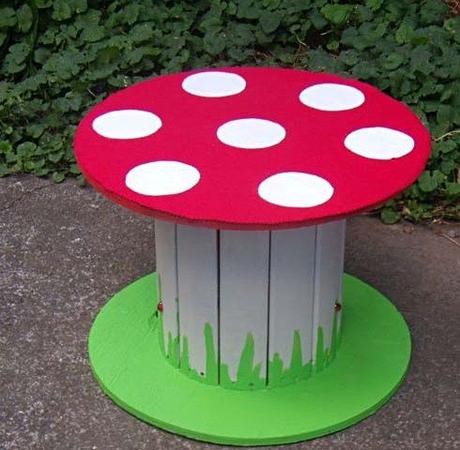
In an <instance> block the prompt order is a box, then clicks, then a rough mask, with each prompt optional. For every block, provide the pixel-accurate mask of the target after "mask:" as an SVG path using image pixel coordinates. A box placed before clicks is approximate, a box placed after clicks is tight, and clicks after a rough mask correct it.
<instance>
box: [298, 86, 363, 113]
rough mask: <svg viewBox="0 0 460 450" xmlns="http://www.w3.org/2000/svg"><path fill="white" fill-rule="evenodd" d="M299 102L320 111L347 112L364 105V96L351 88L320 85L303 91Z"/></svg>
mask: <svg viewBox="0 0 460 450" xmlns="http://www.w3.org/2000/svg"><path fill="white" fill-rule="evenodd" d="M299 100H300V101H301V102H302V103H303V104H304V105H306V106H309V107H310V108H314V109H319V110H320V111H347V110H349V109H353V108H357V107H358V106H361V105H362V104H363V103H364V100H365V97H364V94H363V93H362V92H361V91H360V90H359V89H356V88H354V87H352V86H347V85H345V84H337V83H321V84H315V85H313V86H309V87H307V88H306V89H304V90H303V91H302V92H301V93H300V95H299Z"/></svg>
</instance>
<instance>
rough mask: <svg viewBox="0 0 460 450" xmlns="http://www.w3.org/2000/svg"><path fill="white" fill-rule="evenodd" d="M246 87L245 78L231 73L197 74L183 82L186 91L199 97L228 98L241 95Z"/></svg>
mask: <svg viewBox="0 0 460 450" xmlns="http://www.w3.org/2000/svg"><path fill="white" fill-rule="evenodd" d="M245 87H246V81H245V79H244V78H243V77H241V76H240V75H237V74H236V73H229V72H200V73H195V74H193V75H189V76H188V77H187V78H185V79H184V81H183V82H182V89H184V91H186V92H188V93H189V94H192V95H198V96H199V97H228V96H229V95H236V94H239V93H240V92H242V91H244V89H245Z"/></svg>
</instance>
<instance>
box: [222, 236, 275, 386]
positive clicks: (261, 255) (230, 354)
mask: <svg viewBox="0 0 460 450" xmlns="http://www.w3.org/2000/svg"><path fill="white" fill-rule="evenodd" d="M220 244H221V247H220V262H221V264H220V357H221V361H222V362H225V364H227V365H228V368H229V375H230V378H231V379H232V380H235V379H236V377H237V372H238V367H239V363H240V357H241V354H242V350H243V348H244V347H245V344H246V342H247V338H248V335H251V336H252V338H253V339H254V366H257V365H258V364H260V374H261V375H262V376H263V377H265V373H266V358H267V339H268V336H267V320H268V254H269V253H268V252H269V232H266V231H261V232H258V231H250V232H245V231H227V230H225V231H221V240H220Z"/></svg>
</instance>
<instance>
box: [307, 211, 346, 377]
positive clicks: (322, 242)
mask: <svg viewBox="0 0 460 450" xmlns="http://www.w3.org/2000/svg"><path fill="white" fill-rule="evenodd" d="M317 230H318V231H317V237H316V267H315V294H314V299H315V300H314V302H315V306H314V327H313V352H314V355H315V359H317V358H318V354H317V353H318V349H319V351H322V350H321V348H323V349H329V348H330V347H331V343H332V331H333V324H334V316H335V308H334V305H335V303H336V302H337V301H339V302H340V299H341V295H342V293H341V290H342V277H343V249H344V240H345V220H341V221H336V222H329V223H326V224H324V225H318V227H317ZM319 328H321V330H319ZM318 340H320V341H319V342H318ZM321 340H322V342H321ZM321 364H322V363H321V362H320V363H319V365H320V366H321ZM320 368H321V367H320Z"/></svg>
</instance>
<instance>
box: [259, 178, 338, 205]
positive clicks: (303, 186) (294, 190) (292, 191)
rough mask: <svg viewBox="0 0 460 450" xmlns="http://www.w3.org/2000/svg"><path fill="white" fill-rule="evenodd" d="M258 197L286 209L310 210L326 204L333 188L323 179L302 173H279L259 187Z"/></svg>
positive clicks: (332, 192)
mask: <svg viewBox="0 0 460 450" xmlns="http://www.w3.org/2000/svg"><path fill="white" fill-rule="evenodd" d="M258 192H259V195H260V196H261V197H262V198H263V199H264V200H265V201H267V202H269V203H273V204H274V205H278V206H286V207H288V208H311V207H312V206H318V205H321V204H323V203H325V202H327V201H328V200H329V199H330V198H331V197H332V195H333V194H334V188H333V187H332V186H331V184H330V183H329V182H328V181H326V180H325V179H324V178H321V177H319V176H317V175H312V174H310V173H304V172H281V173H277V174H275V175H272V176H270V177H268V178H266V179H265V180H264V181H262V183H260V185H259V189H258Z"/></svg>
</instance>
